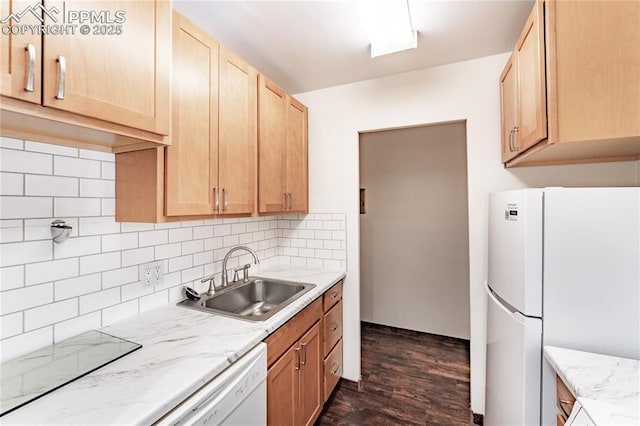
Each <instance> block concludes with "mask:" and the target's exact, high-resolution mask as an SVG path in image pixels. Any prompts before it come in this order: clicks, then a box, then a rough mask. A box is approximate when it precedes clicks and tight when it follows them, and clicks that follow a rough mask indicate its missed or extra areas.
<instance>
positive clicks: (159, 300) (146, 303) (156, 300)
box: [140, 290, 169, 312]
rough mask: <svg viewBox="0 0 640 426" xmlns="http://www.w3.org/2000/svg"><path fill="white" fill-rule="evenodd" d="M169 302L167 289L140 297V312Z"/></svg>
mask: <svg viewBox="0 0 640 426" xmlns="http://www.w3.org/2000/svg"><path fill="white" fill-rule="evenodd" d="M168 302H169V291H168V290H162V291H158V292H156V293H153V294H150V295H149V296H144V297H141V298H140V312H144V311H148V310H151V309H153V308H157V307H158V306H162V305H166V304H167V303H168Z"/></svg>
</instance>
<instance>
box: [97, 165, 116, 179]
mask: <svg viewBox="0 0 640 426" xmlns="http://www.w3.org/2000/svg"><path fill="white" fill-rule="evenodd" d="M101 166H102V173H101V174H100V175H101V177H102V179H108V180H115V178H116V165H115V163H106V162H104V163H102V165H101Z"/></svg>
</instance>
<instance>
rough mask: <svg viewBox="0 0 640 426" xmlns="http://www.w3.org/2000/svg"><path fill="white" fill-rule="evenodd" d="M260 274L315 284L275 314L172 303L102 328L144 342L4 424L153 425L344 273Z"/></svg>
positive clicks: (276, 269) (277, 270) (274, 268)
mask: <svg viewBox="0 0 640 426" xmlns="http://www.w3.org/2000/svg"><path fill="white" fill-rule="evenodd" d="M256 276H260V277H265V278H275V279H283V280H289V281H298V282H304V283H312V284H315V285H316V286H315V287H314V288H313V289H312V290H310V291H309V292H308V293H306V294H305V295H303V296H302V297H301V298H299V299H297V300H296V301H294V302H293V303H292V304H291V305H289V306H287V307H286V308H285V309H283V310H282V311H280V312H278V313H277V314H276V315H274V316H273V317H271V318H269V319H268V320H266V321H262V322H250V321H244V320H239V319H233V318H228V317H224V316H219V315H213V314H208V313H202V312H198V311H194V310H191V309H184V308H180V307H177V306H175V305H174V304H171V305H166V306H163V307H160V308H156V309H154V310H151V311H148V312H144V313H141V314H139V315H137V316H135V317H132V318H130V319H127V320H124V321H122V322H120V323H117V324H114V325H111V326H109V327H105V328H103V329H101V331H104V332H105V333H108V334H111V335H113V336H117V337H121V338H123V339H127V340H130V341H133V342H136V343H140V344H142V345H143V347H142V348H141V349H139V350H137V351H135V352H133V353H131V354H129V355H127V356H125V357H123V358H121V359H119V360H117V361H114V362H113V363H111V364H109V365H107V366H105V367H102V368H100V369H98V370H96V371H94V372H93V373H91V374H89V375H87V376H85V377H82V378H80V379H78V380H76V381H74V382H72V383H70V384H68V385H65V386H63V387H62V388H60V389H58V390H56V391H54V392H52V393H50V394H49V395H45V396H43V397H41V398H39V399H37V400H35V401H33V402H31V403H29V404H27V405H26V406H24V407H22V408H19V409H17V410H16V411H14V412H12V413H9V414H7V415H6V416H4V417H2V424H3V425H9V424H64V425H71V424H82V425H96V424H108V425H131V424H151V423H153V422H155V421H156V420H158V419H159V418H160V417H162V416H163V415H164V414H166V413H167V412H169V411H170V410H171V409H172V408H173V407H175V406H176V405H178V404H179V403H180V402H181V401H183V400H184V399H186V398H187V397H188V396H189V395H191V394H192V393H193V392H194V391H196V390H197V389H198V388H200V387H201V386H202V385H204V384H205V383H207V382H208V381H210V380H211V379H212V378H214V377H216V376H217V375H218V374H220V373H221V372H222V371H224V370H225V369H226V368H227V367H228V366H229V365H230V364H231V363H233V362H234V361H235V360H236V359H238V358H239V357H241V356H242V355H244V354H245V353H247V352H248V351H249V350H250V349H251V348H253V347H254V346H255V345H256V344H258V343H259V342H260V341H262V340H264V338H266V337H267V336H268V335H269V334H270V333H272V332H273V331H275V330H276V329H277V328H278V327H280V326H281V325H282V324H284V323H285V322H287V321H288V320H289V319H290V318H291V317H293V316H294V315H295V314H296V313H298V312H299V311H300V310H302V309H303V308H304V307H305V306H307V305H309V304H310V303H311V302H312V301H314V300H315V299H317V298H318V297H319V296H320V295H321V294H322V293H324V292H325V291H326V290H328V289H329V288H330V287H331V286H332V285H333V284H335V283H337V282H338V281H339V280H340V279H342V278H343V277H344V276H345V273H344V271H330V270H325V269H308V268H304V267H296V266H291V265H285V266H278V265H271V266H267V267H265V268H262V269H261V270H260V271H259V272H257V273H256Z"/></svg>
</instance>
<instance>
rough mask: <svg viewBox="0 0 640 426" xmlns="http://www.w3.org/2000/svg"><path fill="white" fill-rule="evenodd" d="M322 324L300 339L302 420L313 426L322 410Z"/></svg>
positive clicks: (305, 423)
mask: <svg viewBox="0 0 640 426" xmlns="http://www.w3.org/2000/svg"><path fill="white" fill-rule="evenodd" d="M320 336H321V334H320V322H317V323H316V324H315V325H314V326H313V327H311V329H310V330H309V331H307V333H306V334H305V335H304V336H302V338H301V339H300V420H299V421H298V422H296V424H301V425H302V424H304V425H312V424H313V422H314V421H315V420H316V419H317V418H318V415H319V414H320V411H321V410H322V403H323V401H322V353H321V351H322V349H321V342H320V340H321V338H320Z"/></svg>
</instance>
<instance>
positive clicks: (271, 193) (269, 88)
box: [258, 74, 288, 213]
mask: <svg viewBox="0 0 640 426" xmlns="http://www.w3.org/2000/svg"><path fill="white" fill-rule="evenodd" d="M258 104H259V110H258V182H259V185H258V212H259V213H280V212H283V211H284V210H285V198H286V195H285V192H286V185H285V172H286V166H287V164H288V159H287V152H286V149H287V144H286V143H287V142H288V141H287V140H286V139H287V137H288V132H287V128H286V115H287V109H288V104H287V94H286V93H285V92H284V90H282V89H281V88H280V87H278V86H276V85H275V84H274V83H273V82H271V81H269V80H267V79H266V78H265V77H264V76H263V75H262V74H261V75H260V76H259V77H258Z"/></svg>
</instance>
